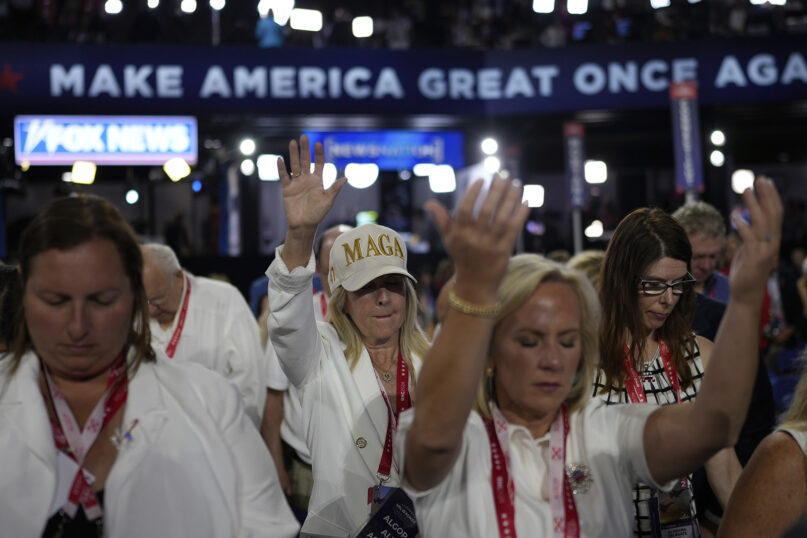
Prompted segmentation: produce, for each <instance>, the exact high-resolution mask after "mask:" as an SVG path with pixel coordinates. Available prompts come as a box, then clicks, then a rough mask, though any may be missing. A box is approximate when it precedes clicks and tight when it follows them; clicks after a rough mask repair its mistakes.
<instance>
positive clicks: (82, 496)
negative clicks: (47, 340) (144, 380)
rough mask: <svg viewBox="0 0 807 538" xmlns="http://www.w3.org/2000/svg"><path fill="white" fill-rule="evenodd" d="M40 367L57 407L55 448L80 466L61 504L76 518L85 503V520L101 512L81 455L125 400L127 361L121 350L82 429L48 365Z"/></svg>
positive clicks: (95, 517) (52, 425) (95, 516)
mask: <svg viewBox="0 0 807 538" xmlns="http://www.w3.org/2000/svg"><path fill="white" fill-rule="evenodd" d="M42 369H43V371H44V372H45V380H46V382H47V385H48V389H49V392H50V396H51V401H52V402H53V407H54V409H55V410H56V416H57V419H56V420H51V422H50V425H51V429H52V431H53V440H54V442H55V443H56V448H57V449H59V450H61V451H62V452H64V453H65V454H67V456H69V457H70V459H72V460H73V461H75V462H76V463H77V464H78V467H79V469H78V471H77V472H76V476H75V477H74V478H73V483H72V485H71V486H70V492H69V493H68V496H67V503H66V504H65V505H64V507H63V510H64V511H65V513H66V514H67V515H68V516H70V518H75V517H76V512H77V511H78V507H79V505H81V506H83V507H84V513H85V515H86V516H87V519H88V520H90V521H92V520H94V519H98V518H99V517H101V516H102V511H101V506H100V503H99V502H98V498H97V497H96V496H95V492H93V490H92V486H90V483H89V482H88V481H87V476H86V475H85V472H84V469H83V465H84V459H85V458H86V457H87V453H88V452H89V451H90V448H91V447H92V446H93V444H94V443H95V440H96V439H97V438H98V434H99V433H100V432H101V430H103V429H104V427H105V426H106V425H107V424H108V423H109V421H110V419H111V418H112V417H113V416H114V415H115V413H117V412H118V410H119V409H120V408H121V406H122V405H123V404H124V403H125V402H126V398H127V396H128V392H129V389H128V378H127V377H126V362H125V361H124V360H123V354H121V355H120V356H119V357H118V358H117V359H116V360H115V362H114V364H113V365H112V368H110V370H109V375H108V378H107V385H106V392H105V393H104V396H103V397H102V398H101V400H100V401H99V402H98V403H97V404H96V405H95V408H94V409H93V411H92V413H91V414H90V417H89V418H88V419H87V422H86V423H85V424H84V429H80V428H79V426H78V423H77V422H76V419H75V417H74V416H73V412H72V411H71V410H70V406H69V405H68V403H67V401H66V400H65V399H64V396H62V394H61V393H60V392H59V389H58V388H56V385H55V384H54V383H53V380H52V379H51V377H50V373H49V372H48V369H47V368H45V367H44V366H43V368H42Z"/></svg>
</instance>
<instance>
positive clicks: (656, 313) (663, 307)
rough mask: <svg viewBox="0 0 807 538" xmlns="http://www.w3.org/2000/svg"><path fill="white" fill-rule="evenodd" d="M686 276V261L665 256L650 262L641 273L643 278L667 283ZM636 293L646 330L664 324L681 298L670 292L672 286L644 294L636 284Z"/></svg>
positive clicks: (658, 327)
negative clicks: (660, 292)
mask: <svg viewBox="0 0 807 538" xmlns="http://www.w3.org/2000/svg"><path fill="white" fill-rule="evenodd" d="M687 278H688V277H687V264H686V262H685V261H682V260H676V259H674V258H667V257H664V258H661V259H660V260H656V261H655V262H653V263H652V264H650V267H648V268H647V271H646V272H645V274H644V275H642V279H643V280H659V281H662V282H666V283H668V284H669V283H672V282H675V281H677V280H686V279H687ZM638 293H639V301H638V305H639V312H640V315H641V318H642V322H643V323H644V326H645V329H647V331H648V332H652V331H655V330H656V329H660V328H661V327H662V326H663V325H664V322H665V321H667V318H668V317H669V316H670V314H671V313H672V311H673V309H674V308H675V305H677V304H678V301H679V299H680V298H681V296H680V295H675V294H674V293H673V292H672V288H667V290H666V291H665V292H664V293H662V294H661V295H646V294H645V293H644V292H642V288H641V286H638Z"/></svg>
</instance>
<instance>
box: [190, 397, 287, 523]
mask: <svg viewBox="0 0 807 538" xmlns="http://www.w3.org/2000/svg"><path fill="white" fill-rule="evenodd" d="M216 392H217V393H218V394H220V396H219V400H220V405H215V406H214V405H209V404H210V402H213V401H215V399H216V398H215V396H216V394H209V395H208V398H206V400H207V402H208V412H209V413H211V414H212V415H213V417H214V418H215V420H216V422H217V423H218V425H219V428H220V431H221V435H222V437H223V438H224V440H225V442H226V445H227V446H228V447H229V449H230V451H231V454H232V457H233V463H234V465H235V468H236V471H237V473H238V479H239V483H240V487H239V489H238V492H239V499H238V508H239V511H240V522H241V526H240V530H239V532H238V536H239V537H241V538H252V537H259V536H265V537H292V536H296V535H297V533H298V532H299V528H300V527H299V525H298V523H297V520H296V519H295V518H294V515H293V514H292V512H291V509H290V508H289V505H288V503H287V502H286V497H285V495H284V494H283V490H282V489H281V488H280V480H279V479H278V477H277V471H276V470H275V465H274V462H273V461H272V458H271V456H270V455H269V451H268V450H266V445H265V444H264V443H263V440H262V439H261V437H260V435H259V434H258V430H256V429H255V428H254V427H252V425H251V424H250V422H249V420H248V419H247V418H246V415H245V414H244V409H243V407H242V404H241V402H238V401H237V396H236V394H235V391H232V389H231V390H230V391H225V390H221V389H219V390H217V391H216ZM221 400H223V401H221Z"/></svg>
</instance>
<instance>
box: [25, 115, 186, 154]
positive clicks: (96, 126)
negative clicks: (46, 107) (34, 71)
mask: <svg viewBox="0 0 807 538" xmlns="http://www.w3.org/2000/svg"><path fill="white" fill-rule="evenodd" d="M197 146H198V144H197V132H196V118H193V117H187V116H17V117H16V118H14V148H15V157H16V161H17V164H22V163H23V162H27V163H28V164H32V165H71V164H73V163H74V162H75V161H91V162H93V163H96V164H107V165H109V164H119V165H162V164H165V162H166V161H167V160H168V159H172V158H175V157H179V158H182V159H185V161H187V162H188V164H195V163H196V156H197V155H196V152H197Z"/></svg>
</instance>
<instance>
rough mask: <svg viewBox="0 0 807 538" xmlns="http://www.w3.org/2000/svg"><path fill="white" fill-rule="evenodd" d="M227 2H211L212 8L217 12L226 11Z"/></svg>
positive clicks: (213, 0) (215, 0) (212, 0)
mask: <svg viewBox="0 0 807 538" xmlns="http://www.w3.org/2000/svg"><path fill="white" fill-rule="evenodd" d="M224 4H225V0H210V7H211V8H212V9H215V10H216V11H221V10H222V9H224Z"/></svg>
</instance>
